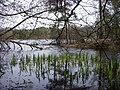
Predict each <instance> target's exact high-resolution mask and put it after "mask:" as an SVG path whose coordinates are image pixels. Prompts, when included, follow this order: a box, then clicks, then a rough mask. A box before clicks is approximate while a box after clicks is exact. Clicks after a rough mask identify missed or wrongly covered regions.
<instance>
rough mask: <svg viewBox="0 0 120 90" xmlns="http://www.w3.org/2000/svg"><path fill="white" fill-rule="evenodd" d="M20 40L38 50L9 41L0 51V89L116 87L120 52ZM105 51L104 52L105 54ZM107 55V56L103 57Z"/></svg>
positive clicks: (110, 89) (119, 82) (93, 89)
mask: <svg viewBox="0 0 120 90" xmlns="http://www.w3.org/2000/svg"><path fill="white" fill-rule="evenodd" d="M51 41H52V40H22V41H21V42H24V43H26V42H28V43H32V44H36V43H37V44H38V45H39V46H40V47H42V48H43V49H42V50H39V49H36V48H34V49H32V50H31V48H30V47H29V46H26V45H22V47H23V50H20V47H19V46H18V45H15V47H14V45H13V44H11V43H10V44H9V45H10V46H11V50H9V51H8V52H1V53H0V60H1V62H0V90H119V89H120V54H119V53H117V54H116V53H115V52H113V53H111V52H106V53H101V57H100V55H99V54H100V53H99V51H96V50H93V49H83V50H81V49H80V48H75V47H69V48H67V47H58V46H53V45H47V44H49V43H50V42H51ZM106 54H107V56H106ZM107 58H110V59H107Z"/></svg>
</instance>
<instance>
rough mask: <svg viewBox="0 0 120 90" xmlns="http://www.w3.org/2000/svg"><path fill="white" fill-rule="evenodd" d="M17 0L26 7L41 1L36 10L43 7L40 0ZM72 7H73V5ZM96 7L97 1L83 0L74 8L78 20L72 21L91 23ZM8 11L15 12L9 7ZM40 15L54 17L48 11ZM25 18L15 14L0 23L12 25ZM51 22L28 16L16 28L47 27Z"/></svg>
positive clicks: (95, 15) (95, 16) (84, 23)
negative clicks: (28, 17)
mask: <svg viewBox="0 0 120 90" xmlns="http://www.w3.org/2000/svg"><path fill="white" fill-rule="evenodd" d="M12 1H14V0H11V2H12ZM17 1H20V2H19V4H20V5H25V6H24V7H26V8H29V7H30V6H34V5H37V3H34V4H33V2H36V1H37V2H38V3H41V6H40V7H39V10H38V11H40V10H41V11H42V10H43V9H44V8H45V7H44V6H43V4H42V2H40V1H41V0H17ZM31 2H32V3H31ZM6 4H7V3H6ZM73 7H74V5H73ZM97 7H98V3H97V2H93V0H83V2H81V3H80V5H79V6H78V7H77V8H76V9H75V12H76V14H77V18H78V19H79V20H77V21H76V20H74V21H72V22H73V23H75V24H76V25H81V24H82V25H83V26H84V25H87V24H89V25H92V24H93V23H94V22H95V20H96V18H97V13H96V12H97V11H98V9H97ZM34 12H35V13H36V12H37V10H35V11H34ZM9 13H16V12H15V11H14V10H11V9H10V10H9ZM41 17H47V18H51V19H54V18H55V16H54V15H53V14H50V13H44V14H42V15H41ZM25 18H26V17H25V16H23V15H22V16H21V15H16V16H13V17H7V18H6V19H5V20H4V21H3V22H0V23H2V24H1V25H2V26H3V27H13V26H15V25H16V24H17V23H19V22H20V21H22V20H23V19H25ZM83 21H84V22H83ZM86 23H87V24H86ZM51 24H54V22H53V21H51V20H47V19H35V18H30V19H28V20H26V21H25V22H24V23H22V24H21V25H19V26H18V27H17V29H21V28H28V29H30V28H37V27H42V26H45V27H49V26H50V25H51Z"/></svg>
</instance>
